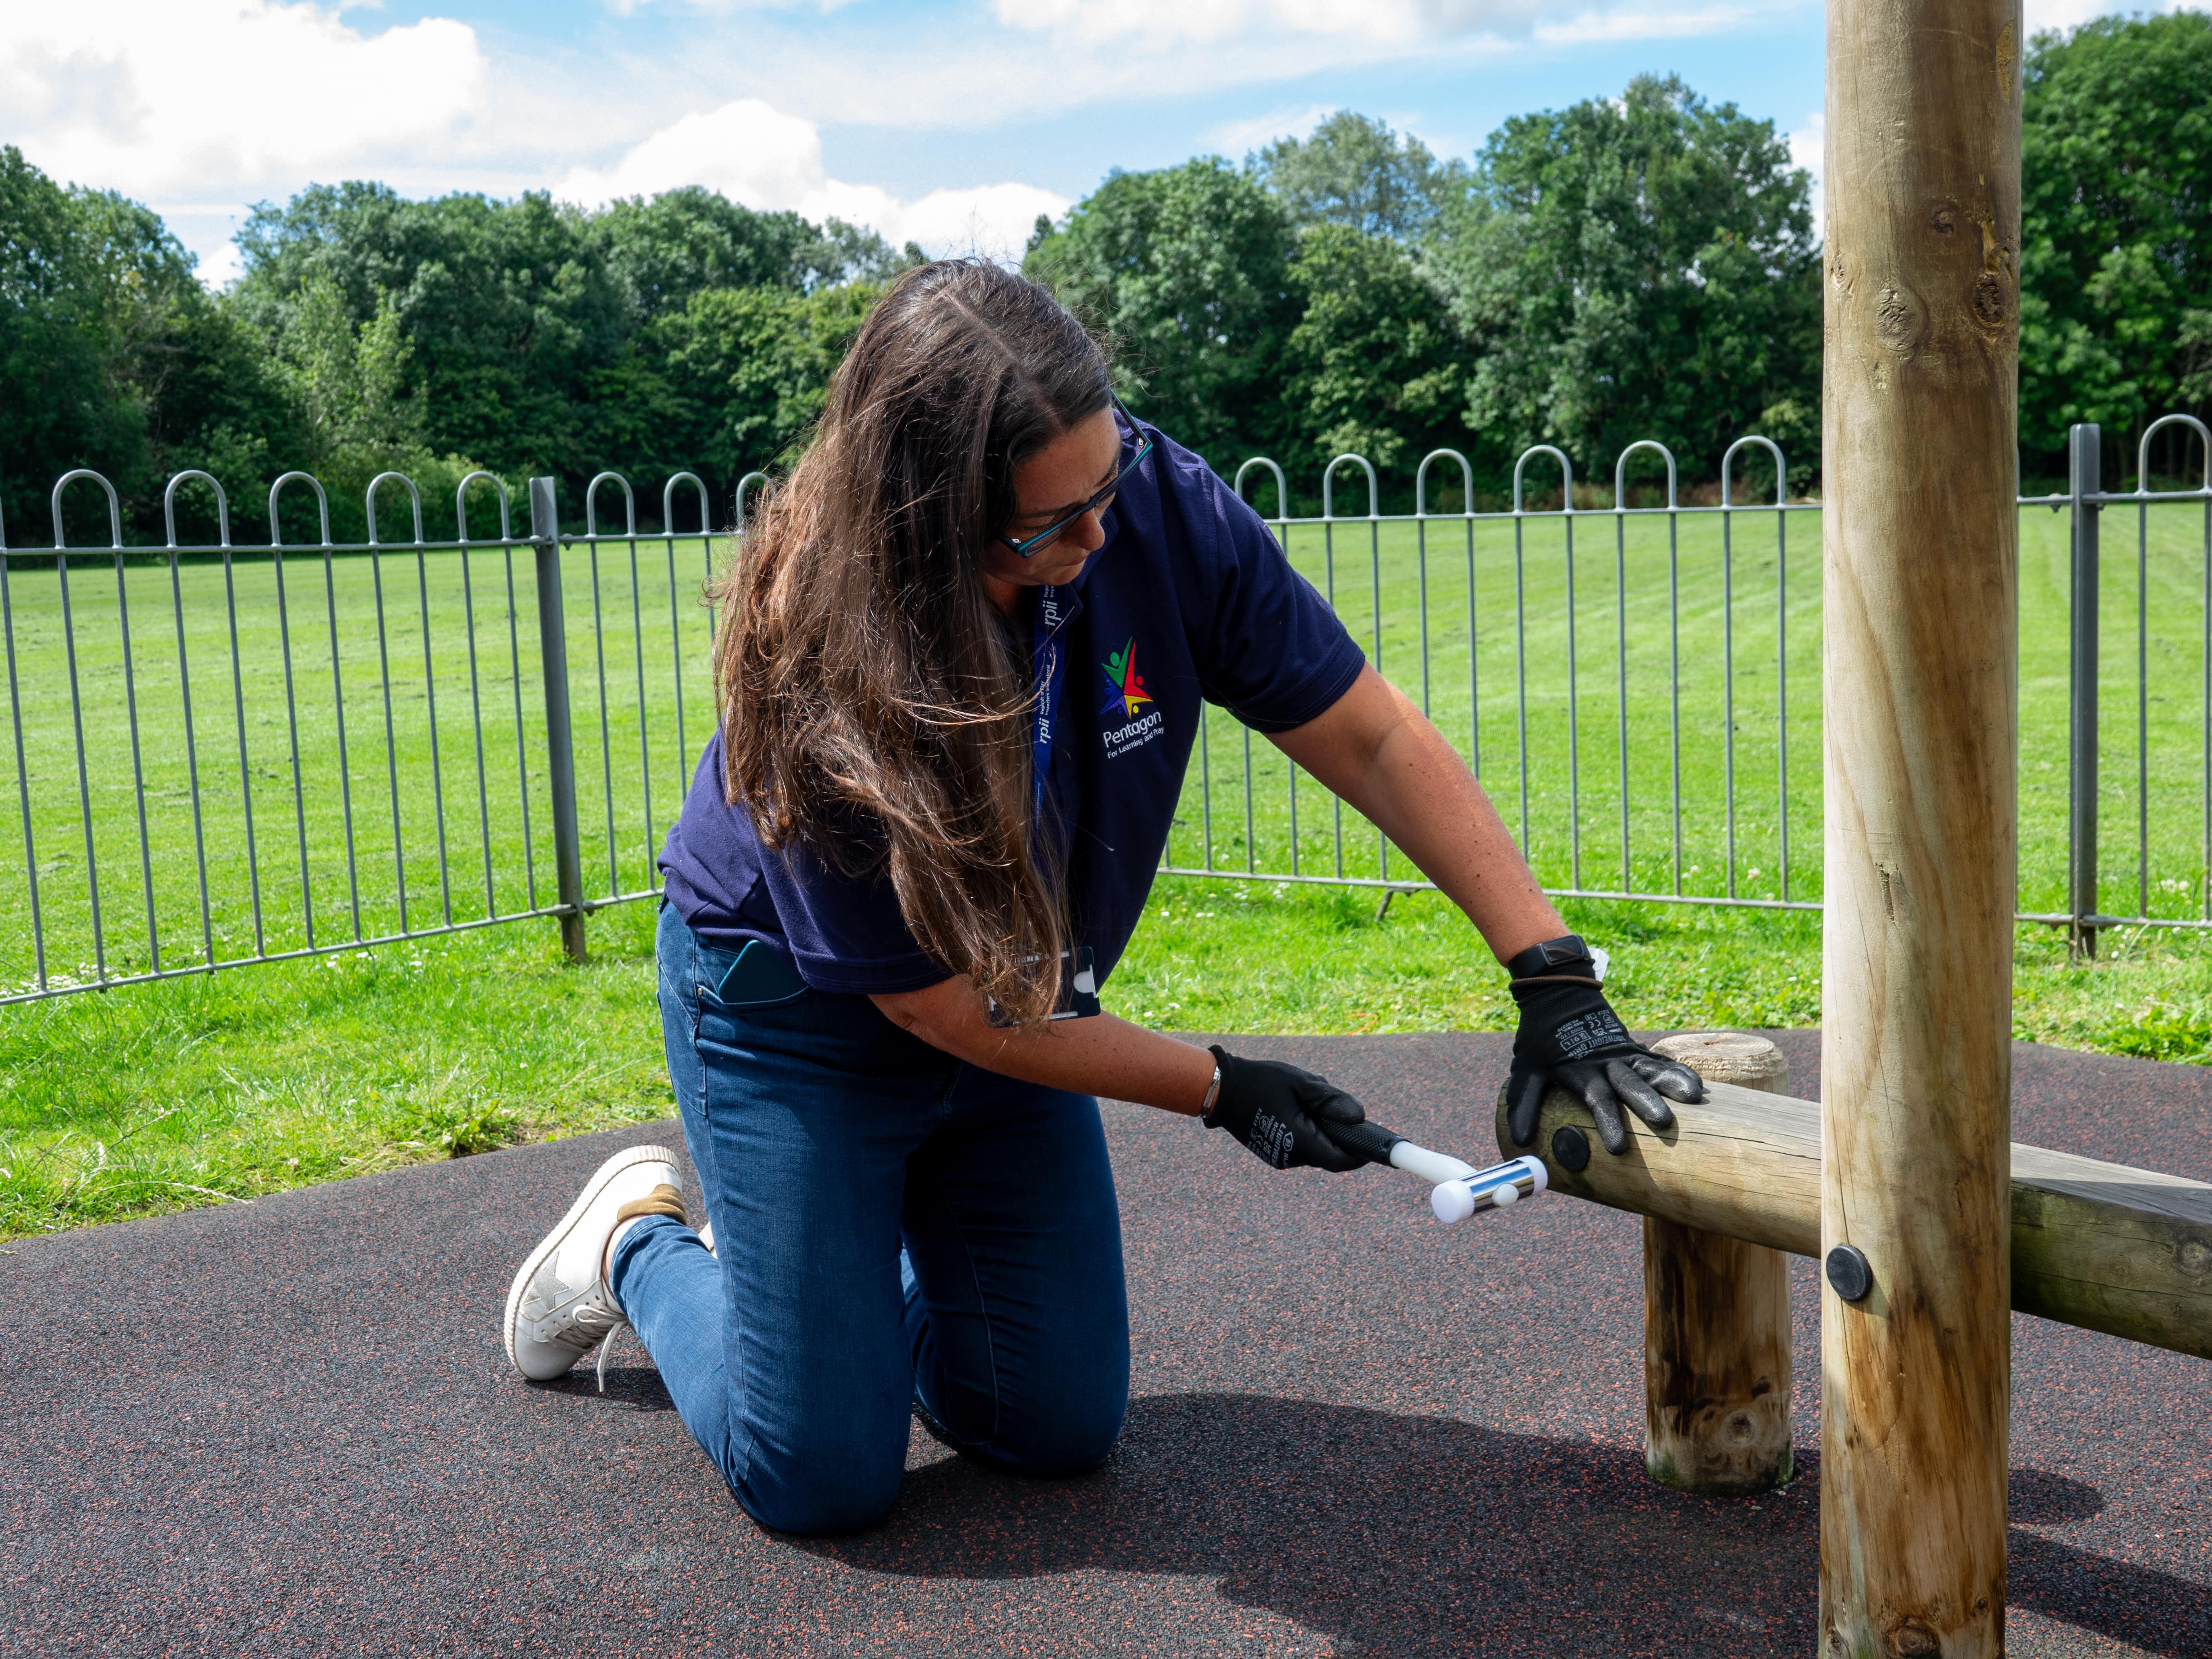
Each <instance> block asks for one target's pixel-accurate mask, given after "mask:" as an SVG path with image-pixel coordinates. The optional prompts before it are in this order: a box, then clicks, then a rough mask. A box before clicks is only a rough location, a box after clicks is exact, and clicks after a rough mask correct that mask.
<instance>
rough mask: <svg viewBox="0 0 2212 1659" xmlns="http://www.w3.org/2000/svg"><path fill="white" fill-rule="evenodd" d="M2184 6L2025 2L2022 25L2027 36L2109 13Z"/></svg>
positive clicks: (2096, 0) (2092, 0) (2172, 0)
mask: <svg viewBox="0 0 2212 1659" xmlns="http://www.w3.org/2000/svg"><path fill="white" fill-rule="evenodd" d="M2185 3H2186V0H2149V3H2148V4H2145V5H2141V6H2125V7H2123V6H2118V5H2115V4H2113V3H2112V0H2027V5H2026V7H2025V8H2024V9H2025V12H2026V18H2025V21H2026V23H2027V32H2028V33H2029V34H2031V35H2033V34H2037V33H2041V32H2042V31H2043V30H2045V29H2070V28H2074V27H2077V26H2079V25H2081V24H2083V23H2086V22H2087V21H2089V20H2090V19H2091V18H2093V17H2102V16H2104V15H2106V14H2107V13H2110V12H2118V11H2147V12H2161V11H2179V10H2180V9H2181V8H2182V6H2183V5H2184V4H2185Z"/></svg>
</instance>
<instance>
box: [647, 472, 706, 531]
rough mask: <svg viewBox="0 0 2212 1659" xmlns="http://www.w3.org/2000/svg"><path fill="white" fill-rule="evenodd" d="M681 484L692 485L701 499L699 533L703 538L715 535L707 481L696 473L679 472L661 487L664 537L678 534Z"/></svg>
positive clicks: (661, 513) (661, 514)
mask: <svg viewBox="0 0 2212 1659" xmlns="http://www.w3.org/2000/svg"><path fill="white" fill-rule="evenodd" d="M680 483H688V484H690V486H691V488H692V489H693V491H694V492H696V495H698V497H699V533H700V534H701V535H702V536H711V535H713V534H714V514H713V513H712V512H711V510H709V508H708V506H707V485H706V483H705V481H704V480H702V478H701V477H699V475H698V474H697V473H696V472H679V473H678V474H677V475H676V476H675V477H672V478H671V479H670V480H669V481H668V482H667V483H665V484H664V485H662V486H661V489H660V529H661V532H662V533H663V534H664V535H668V536H673V535H674V534H675V533H676V486H677V485H678V484H680Z"/></svg>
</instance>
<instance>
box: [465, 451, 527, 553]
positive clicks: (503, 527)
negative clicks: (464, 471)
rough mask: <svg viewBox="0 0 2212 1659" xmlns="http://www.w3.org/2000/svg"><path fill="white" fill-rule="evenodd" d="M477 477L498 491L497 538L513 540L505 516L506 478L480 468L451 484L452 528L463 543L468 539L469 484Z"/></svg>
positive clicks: (505, 540)
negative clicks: (458, 481)
mask: <svg viewBox="0 0 2212 1659" xmlns="http://www.w3.org/2000/svg"><path fill="white" fill-rule="evenodd" d="M478 478H482V479H483V481H484V482H485V483H489V485H491V487H492V488H493V489H496V490H497V491H499V538H500V540H501V541H503V542H511V541H513V539H514V535H513V528H512V526H511V525H510V523H509V520H508V518H507V480H506V479H504V478H502V477H500V476H499V475H498V474H497V473H495V472H486V471H483V470H482V469H481V468H479V469H478V470H477V471H474V472H471V473H470V474H469V475H468V476H467V477H465V478H463V479H462V480H461V481H460V483H457V484H455V485H454V486H453V530H454V532H455V534H456V535H457V536H458V538H459V540H460V541H461V542H462V543H463V544H466V543H467V541H468V539H469V486H470V485H471V484H472V483H475V482H476V481H477V479H478Z"/></svg>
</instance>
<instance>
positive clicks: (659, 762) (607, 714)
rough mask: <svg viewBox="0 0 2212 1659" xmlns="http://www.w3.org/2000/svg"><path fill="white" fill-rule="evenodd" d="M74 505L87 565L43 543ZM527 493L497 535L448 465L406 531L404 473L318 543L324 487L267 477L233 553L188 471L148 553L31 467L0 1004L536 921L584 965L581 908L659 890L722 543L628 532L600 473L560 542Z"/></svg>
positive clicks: (622, 501) (545, 508)
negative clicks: (357, 521) (364, 527)
mask: <svg viewBox="0 0 2212 1659" xmlns="http://www.w3.org/2000/svg"><path fill="white" fill-rule="evenodd" d="M73 488H74V489H78V490H94V489H96V490H99V491H102V492H104V494H105V500H106V507H107V519H108V526H109V531H110V535H109V545H108V546H107V547H105V548H98V547H93V548H72V547H70V546H69V545H68V543H67V538H66V537H65V535H64V531H63V510H62V509H63V505H64V495H65V494H66V493H67V492H69V491H70V489H73ZM181 489H206V490H208V491H210V492H211V495H212V498H213V501H214V503H215V507H216V523H217V526H218V534H217V538H216V541H214V542H213V543H210V544H179V541H178V539H177V537H176V534H175V525H176V507H177V499H178V495H179V491H180V490H181ZM288 492H301V493H304V494H307V495H310V496H312V498H313V501H314V504H315V508H316V512H317V515H318V517H319V523H320V526H321V531H322V533H321V537H320V538H319V541H315V542H311V543H307V544H287V543H286V541H285V539H284V537H283V531H282V527H281V525H280V522H279V518H278V509H279V507H280V506H281V505H283V503H284V501H285V499H286V497H287V495H288ZM530 496H531V499H530V511H531V524H530V527H529V531H528V532H527V533H526V534H518V533H517V532H516V530H515V528H514V526H513V522H512V519H511V513H512V504H511V502H510V501H509V500H508V493H507V488H506V486H505V485H504V484H503V483H501V481H500V480H499V479H497V478H495V477H492V476H491V475H489V474H488V473H482V472H478V473H472V474H471V475H470V476H469V477H467V478H465V479H464V480H463V481H462V482H461V483H460V486H459V489H458V490H457V492H456V500H455V503H454V513H455V529H454V534H453V536H452V537H450V538H430V537H428V536H427V535H426V534H425V530H424V522H423V504H422V498H421V495H420V494H419V492H418V491H417V490H416V486H415V485H414V483H412V482H411V481H410V480H409V479H407V478H405V477H402V476H401V475H399V474H397V473H385V474H382V475H380V476H379V477H377V478H376V479H375V480H374V481H373V482H372V483H370V484H369V486H368V534H367V538H366V539H365V540H363V541H360V542H337V541H334V540H333V539H332V538H331V534H330V509H329V502H328V500H327V497H326V496H325V494H324V490H323V487H322V485H321V484H320V483H319V482H318V481H316V480H315V479H313V478H312V477H307V475H305V474H302V473H296V472H294V473H287V474H285V475H284V476H283V477H280V478H278V479H277V480H276V482H275V483H273V484H272V485H271V486H270V492H269V508H270V541H269V544H267V545H266V546H261V547H252V546H240V545H237V544H234V542H233V539H232V536H231V524H230V504H229V502H228V499H227V497H226V496H225V495H224V492H223V490H222V487H221V485H220V484H219V483H217V482H216V480H215V479H213V478H211V477H208V475H207V474H205V473H203V472H197V471H195V472H186V473H182V474H179V476H178V477H175V478H173V479H172V480H171V481H170V483H169V485H168V488H167V491H166V492H165V495H164V499H163V507H164V517H165V520H166V523H167V526H168V538H167V544H166V545H165V546H162V547H160V548H157V549H144V548H134V547H130V546H126V545H125V542H124V538H123V526H122V514H121V508H120V504H119V502H118V499H117V496H116V493H115V490H114V489H113V487H112V485H111V484H110V483H108V482H107V480H106V479H105V478H102V477H100V476H99V475H98V474H96V473H92V472H88V471H75V472H71V473H70V474H68V475H66V476H65V477H63V478H62V479H61V480H60V481H58V483H56V484H55V486H54V490H53V496H52V503H53V514H54V526H55V536H54V544H53V545H52V547H48V548H44V549H31V550H25V549H19V548H18V549H9V550H6V552H5V553H4V554H0V635H4V640H5V647H6V654H7V666H8V689H9V743H10V745H11V750H12V756H11V757H12V759H13V762H14V766H13V774H14V779H13V781H14V783H15V795H16V801H15V806H16V811H15V814H14V816H15V818H16V820H17V824H18V827H19V829H20V836H21V849H22V857H21V864H20V865H19V866H17V867H18V868H19V869H20V870H21V872H22V879H21V882H20V883H16V882H8V881H0V1001H22V1000H30V999H33V998H39V997H46V996H54V995H59V994H66V993H69V992H73V991H79V990H88V989H97V988H106V987H112V986H116V985H123V984H130V983H133V982H137V981H143V980H150V979H159V978H168V977H173V976H175V975H182V974H193V973H209V972H213V971H215V970H216V969H226V968H234V967H239V966H243V965H245V964H246V963H257V962H272V961H282V960H288V959H296V958H301V957H319V956H324V955H327V954H329V953H331V952H334V951H350V950H356V949H359V948H362V947H363V946H367V945H389V944H394V943H398V942H399V941H402V940H406V939H422V938H427V937H434V936H436V935H439V934H443V933H458V932H461V931H464V930H466V929H470V928H475V927H489V926H492V925H495V924H497V923H501V922H507V921H518V920H521V919H523V918H526V917H533V916H550V917H554V918H556V919H557V920H558V921H560V923H561V927H562V936H563V939H564V942H565V943H566V945H568V949H569V950H570V951H571V953H572V954H574V955H578V956H580V955H581V952H582V949H583V939H584V934H583V921H584V918H585V916H586V915H588V914H589V913H590V912H591V911H592V910H593V909H596V908H600V907H602V906H605V905H609V904H617V903H622V902H626V901H629V900H632V899H638V898H645V897H651V896H655V895H656V894H657V893H658V891H659V877H658V872H657V870H656V867H655V858H656V855H657V854H658V853H659V836H660V834H661V833H662V832H663V831H664V830H665V823H663V822H662V820H663V818H664V817H667V816H669V815H671V814H672V811H673V809H674V806H675V805H676V804H677V803H678V801H680V799H681V798H682V796H683V793H684V789H685V787H686V786H687V785H688V783H689V781H690V769H691V764H692V763H693V761H695V760H696V756H697V747H696V745H698V744H703V743H704V741H705V738H706V735H707V727H706V725H705V720H706V719H707V715H708V710H709V709H710V708H711V707H712V697H711V692H710V691H709V690H708V684H707V656H708V651H707V647H708V645H709V644H710V642H711V638H712V629H713V620H714V619H713V617H712V615H711V614H710V613H709V612H708V611H707V610H706V609H705V608H704V607H702V606H701V605H699V604H698V603H697V599H698V596H699V593H700V591H701V588H702V584H703V583H704V581H705V580H707V578H708V575H709V574H710V573H711V571H712V568H713V562H714V548H715V543H716V541H717V540H718V539H719V538H716V537H715V536H714V535H712V534H711V533H708V532H706V531H705V530H704V529H703V528H702V530H701V531H696V532H678V531H675V530H673V529H672V528H667V529H664V530H663V531H661V532H653V533H641V532H639V530H638V528H637V514H636V507H635V497H634V495H633V492H632V490H631V488H630V486H629V483H627V482H626V481H624V480H623V479H621V478H619V477H616V476H615V475H613V474H611V473H603V474H601V475H600V476H599V477H597V478H594V479H593V480H592V483H591V484H590V486H589V487H588V489H587V490H586V498H585V503H584V517H585V528H584V532H583V533H582V534H580V535H576V534H569V533H564V532H562V530H561V528H560V526H559V523H558V520H557V518H556V513H555V509H554V500H553V488H552V481H551V480H550V479H536V480H532V486H531V491H530ZM679 503H680V504H681V507H684V508H688V509H690V510H691V511H692V512H693V513H696V517H697V519H698V520H699V522H700V524H701V525H702V526H707V525H708V524H709V523H710V521H711V520H710V509H709V507H708V495H707V490H706V488H705V486H704V484H703V483H701V481H700V480H699V479H698V478H696V477H693V476H691V475H690V474H688V473H687V474H679V475H678V476H677V477H674V478H671V479H670V480H669V481H668V483H667V485H666V487H665V489H664V490H663V492H662V507H663V520H662V522H663V524H664V526H674V525H675V523H676V522H677V520H678V512H679ZM380 509H381V517H380ZM472 510H473V513H474V518H473V520H472V519H471V511H472ZM395 513H397V514H398V515H400V516H401V517H402V518H404V520H405V524H406V528H405V531H404V532H403V533H401V534H400V535H398V537H394V536H392V535H391V534H389V533H386V532H385V531H384V530H383V529H382V526H385V525H388V524H390V523H391V521H392V515H393V514H395ZM603 516H604V517H611V519H613V520H618V522H617V523H616V524H615V527H612V528H607V529H602V528H601V526H600V525H599V520H600V518H601V517H603ZM493 519H495V520H496V523H497V529H496V533H495V534H487V533H484V532H485V530H486V528H487V527H488V526H487V520H493ZM579 555H580V556H579ZM586 611H588V614H589V616H590V618H591V625H590V628H589V629H588V631H586V630H584V629H580V628H579V629H576V630H574V632H572V631H571V630H570V629H569V628H568V617H569V616H570V615H572V614H573V615H575V616H577V617H582V616H583V615H584V614H586ZM149 623H150V626H149ZM533 645H534V647H535V648H534V649H533V648H532V647H533ZM210 692H212V693H213V695H212V696H210Z"/></svg>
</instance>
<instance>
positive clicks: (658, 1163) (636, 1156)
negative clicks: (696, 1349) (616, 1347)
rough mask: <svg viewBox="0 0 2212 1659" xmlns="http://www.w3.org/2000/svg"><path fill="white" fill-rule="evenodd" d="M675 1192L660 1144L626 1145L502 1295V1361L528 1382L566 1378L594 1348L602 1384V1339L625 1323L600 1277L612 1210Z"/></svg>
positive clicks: (674, 1177) (672, 1170)
mask: <svg viewBox="0 0 2212 1659" xmlns="http://www.w3.org/2000/svg"><path fill="white" fill-rule="evenodd" d="M659 1187H668V1188H675V1189H676V1190H677V1191H678V1192H680V1191H681V1190H682V1177H681V1176H679V1175H678V1173H677V1169H676V1160H675V1158H674V1157H673V1156H672V1155H671V1153H670V1152H669V1150H668V1148H667V1147H665V1146H653V1145H650V1144H648V1145H647V1146H626V1147H624V1148H623V1150H622V1151H621V1152H617V1153H616V1154H615V1155H614V1156H613V1157H612V1158H609V1159H608V1160H607V1161H606V1162H605V1163H604V1164H600V1165H599V1170H598V1171H597V1173H595V1174H594V1175H593V1176H592V1178H591V1179H590V1180H589V1181H587V1182H585V1183H584V1190H583V1191H582V1193H581V1194H579V1195H578V1196H577V1199H576V1201H575V1202H574V1204H572V1205H570V1206H568V1214H566V1215H564V1216H562V1218H561V1225H559V1226H557V1227H556V1228H554V1230H553V1231H551V1232H550V1233H548V1234H546V1235H545V1237H544V1242H543V1243H540V1244H539V1245H538V1248H537V1249H534V1250H532V1252H531V1253H530V1256H529V1259H528V1260H527V1261H524V1262H523V1264H522V1267H521V1271H520V1272H519V1273H516V1274H515V1275H514V1284H513V1288H511V1289H510V1290H509V1291H507V1322H506V1329H507V1358H509V1359H511V1360H512V1361H513V1362H514V1369H515V1370H518V1371H520V1372H521V1373H522V1374H523V1375H524V1376H526V1377H528V1378H530V1379H531V1380H532V1382H536V1383H544V1382H548V1381H550V1379H552V1378H554V1377H556V1376H562V1375H563V1374H564V1373H566V1372H567V1371H568V1369H569V1368H570V1367H571V1366H573V1365H574V1364H575V1363H576V1362H577V1361H578V1360H580V1359H581V1358H584V1356H585V1355H586V1354H588V1353H590V1352H592V1349H594V1348H598V1349H599V1357H600V1373H601V1374H600V1377H599V1386H600V1387H601V1388H602V1389H604V1388H605V1387H606V1376H605V1359H606V1352H607V1348H606V1343H607V1339H608V1338H610V1337H611V1336H612V1335H613V1334H615V1333H616V1332H617V1331H618V1330H620V1329H622V1328H623V1327H624V1326H626V1325H628V1324H629V1320H628V1319H626V1318H624V1317H623V1310H622V1309H621V1308H620V1307H619V1306H618V1305H617V1304H616V1302H615V1298H614V1294H613V1292H612V1291H609V1290H608V1289H607V1283H606V1279H605V1278H604V1277H603V1273H604V1270H605V1258H606V1253H607V1242H608V1240H609V1239H610V1238H611V1237H613V1234H614V1231H615V1228H616V1226H617V1225H618V1218H617V1214H616V1212H617V1211H618V1210H620V1209H621V1208H622V1207H623V1206H624V1205H626V1204H629V1203H630V1202H632V1201H633V1200H651V1199H652V1198H653V1189H654V1188H659ZM663 1213H665V1212H663Z"/></svg>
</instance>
